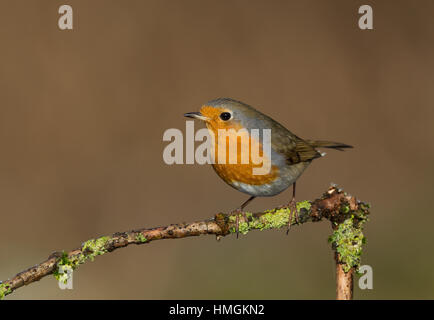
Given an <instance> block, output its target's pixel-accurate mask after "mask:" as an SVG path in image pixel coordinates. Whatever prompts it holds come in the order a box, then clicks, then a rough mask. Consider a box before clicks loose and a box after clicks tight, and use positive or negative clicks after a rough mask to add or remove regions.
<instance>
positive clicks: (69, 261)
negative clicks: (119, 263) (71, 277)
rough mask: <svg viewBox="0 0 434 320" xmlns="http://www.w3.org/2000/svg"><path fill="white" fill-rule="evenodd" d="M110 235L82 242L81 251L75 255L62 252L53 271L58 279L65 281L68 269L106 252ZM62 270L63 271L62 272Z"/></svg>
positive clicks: (72, 268) (75, 267) (73, 268)
mask: <svg viewBox="0 0 434 320" xmlns="http://www.w3.org/2000/svg"><path fill="white" fill-rule="evenodd" d="M109 240H110V237H100V238H97V239H91V240H88V241H86V242H85V243H83V245H82V247H81V252H80V253H79V254H77V255H73V256H69V255H68V253H66V252H62V256H61V257H60V259H59V261H58V262H57V268H56V270H55V271H54V272H53V275H54V277H55V278H56V279H57V280H58V281H62V282H64V283H66V281H67V280H68V273H67V271H68V270H75V269H77V267H78V266H79V265H81V264H83V263H85V262H86V261H87V260H90V261H93V260H94V259H95V257H96V256H100V255H103V254H104V253H106V252H107V249H106V245H107V242H108V241H109ZM62 271H63V272H62Z"/></svg>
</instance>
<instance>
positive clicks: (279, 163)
mask: <svg viewBox="0 0 434 320" xmlns="http://www.w3.org/2000/svg"><path fill="white" fill-rule="evenodd" d="M184 116H185V117H188V118H194V119H199V120H202V121H204V122H205V124H206V126H207V128H208V130H209V132H210V133H213V135H212V136H214V137H217V136H218V130H220V129H226V130H229V129H234V130H235V131H238V130H240V129H247V130H246V131H247V134H248V135H249V137H248V139H249V144H250V145H251V146H253V145H254V144H255V145H259V148H261V146H262V144H261V142H260V141H257V140H258V139H257V136H255V137H252V135H251V134H250V133H251V132H252V129H259V130H262V129H270V130H271V153H270V155H271V159H264V161H270V162H271V168H270V170H269V172H268V173H267V174H262V175H254V174H253V168H255V167H258V166H259V165H258V164H256V163H253V162H252V158H251V155H250V157H249V162H248V163H240V161H239V160H240V154H238V158H237V160H238V161H237V162H236V163H229V162H228V161H226V163H219V162H217V161H215V162H216V163H213V164H212V166H213V168H214V170H215V171H216V173H217V174H218V175H219V176H220V178H222V179H223V181H225V182H226V183H227V184H229V185H230V186H231V187H233V188H235V189H237V190H238V191H241V192H244V193H246V194H248V195H250V198H249V199H247V201H245V202H244V203H243V204H242V205H241V206H240V207H239V208H238V209H236V210H234V211H233V213H235V214H236V217H237V220H236V232H237V237H238V231H239V214H243V215H244V217H245V213H243V209H244V208H245V207H246V206H247V204H248V203H250V202H251V201H252V200H253V199H254V198H256V197H271V196H275V195H277V194H279V193H281V192H282V191H284V190H286V189H287V188H288V187H289V186H291V185H292V187H293V189H292V199H291V201H290V202H289V203H288V205H287V207H289V208H290V212H291V217H292V218H294V217H295V221H296V222H297V223H298V212H297V208H296V202H295V184H296V181H297V179H298V178H299V177H300V175H301V174H302V173H303V171H304V170H305V169H306V168H307V167H308V166H309V164H310V163H311V162H312V160H314V159H317V158H320V157H322V156H324V155H325V153H321V152H319V151H317V150H316V148H331V149H336V150H340V151H343V150H344V149H346V148H352V146H350V145H347V144H344V143H339V142H331V141H321V140H304V139H301V138H300V137H298V136H296V135H295V134H293V133H292V132H291V131H289V130H288V129H286V128H285V127H284V126H282V125H281V124H280V123H278V122H277V121H275V120H273V119H271V118H270V117H268V116H267V115H265V114H263V113H261V112H259V111H257V110H256V109H254V108H253V107H251V106H249V105H247V104H245V103H243V102H241V101H237V100H234V99H230V98H219V99H215V100H211V101H209V102H207V103H205V104H204V105H203V106H202V107H201V109H200V112H189V113H186V114H184ZM255 138H256V140H255ZM215 139H217V138H215ZM229 139H231V136H229ZM233 139H237V140H236V144H237V152H238V153H240V150H241V149H242V147H240V141H239V140H240V139H239V137H237V136H235V135H234V136H233ZM224 142H225V143H226V139H225V141H224ZM213 145H214V150H215V151H214V152H215V154H214V159H217V158H218V150H219V147H220V148H222V147H226V149H227V150H228V146H221V145H219V143H216V141H214V142H213ZM250 152H251V150H250ZM260 152H263V150H260ZM227 154H228V153H226V155H227ZM291 217H290V219H289V223H288V230H287V234H288V231H289V228H290V227H291V220H292V218H291ZM245 218H246V217H245Z"/></svg>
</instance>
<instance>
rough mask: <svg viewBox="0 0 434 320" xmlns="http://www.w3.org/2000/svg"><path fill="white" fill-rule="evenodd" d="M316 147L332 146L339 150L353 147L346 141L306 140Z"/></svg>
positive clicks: (331, 147)
mask: <svg viewBox="0 0 434 320" xmlns="http://www.w3.org/2000/svg"><path fill="white" fill-rule="evenodd" d="M306 142H307V143H309V144H310V145H311V146H312V147H314V148H330V149H335V150H339V151H345V150H344V149H349V148H353V146H350V145H348V144H345V143H340V142H333V141H321V140H306Z"/></svg>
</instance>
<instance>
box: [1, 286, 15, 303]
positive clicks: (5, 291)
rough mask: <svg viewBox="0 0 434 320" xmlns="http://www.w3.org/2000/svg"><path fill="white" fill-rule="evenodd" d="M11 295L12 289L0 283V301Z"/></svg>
mask: <svg viewBox="0 0 434 320" xmlns="http://www.w3.org/2000/svg"><path fill="white" fill-rule="evenodd" d="M10 293H12V288H11V286H10V284H8V283H0V300H3V299H4V297H5V296H7V295H8V294H10Z"/></svg>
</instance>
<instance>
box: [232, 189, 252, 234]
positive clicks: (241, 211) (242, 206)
mask: <svg viewBox="0 0 434 320" xmlns="http://www.w3.org/2000/svg"><path fill="white" fill-rule="evenodd" d="M255 198H256V197H255V196H251V197H250V198H249V199H247V201H245V202H244V203H243V204H242V205H241V206H240V207H239V208H238V209H236V210H235V211H234V213H235V214H236V219H237V220H236V223H237V227H236V230H237V239H238V234H239V226H240V217H239V214H240V213H242V214H243V216H244V219H245V220H246V221H247V216H246V213H245V212H243V209H244V208H245V207H246V206H247V205H248V204H249V203H250V202H251V201H252V200H253V199H255Z"/></svg>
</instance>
